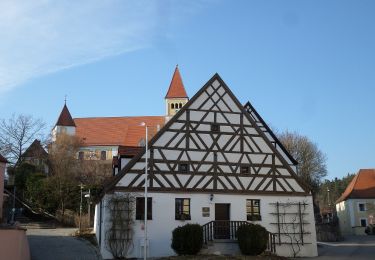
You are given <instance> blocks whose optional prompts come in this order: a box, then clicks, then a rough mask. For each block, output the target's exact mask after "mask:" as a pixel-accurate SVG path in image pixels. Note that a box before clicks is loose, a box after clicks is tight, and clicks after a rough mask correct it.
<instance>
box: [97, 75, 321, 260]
mask: <svg viewBox="0 0 375 260" xmlns="http://www.w3.org/2000/svg"><path fill="white" fill-rule="evenodd" d="M178 109H179V110H178V111H176V114H175V115H174V116H172V117H171V119H170V120H169V121H168V122H167V123H166V124H165V125H164V126H163V128H161V130H160V131H159V132H158V133H157V134H156V135H155V136H154V137H153V138H152V139H151V141H150V142H149V144H148V150H147V153H146V148H145V147H143V148H142V149H141V150H140V151H139V152H138V153H137V155H135V156H134V157H133V158H132V160H130V161H129V162H128V163H127V164H126V166H125V167H124V168H123V169H122V170H120V171H119V172H118V174H117V175H116V176H114V178H113V180H112V181H111V182H110V183H109V184H108V185H106V186H105V189H104V192H103V196H102V197H101V200H100V201H99V202H98V204H97V205H96V217H95V230H96V235H97V239H98V242H99V245H100V251H101V253H102V256H103V258H111V257H112V254H111V250H110V247H109V246H108V245H109V242H110V241H109V240H111V241H113V240H114V239H119V240H121V239H128V240H129V241H130V243H131V248H130V249H129V252H128V257H142V256H143V246H144V242H143V241H144V230H143V228H144V220H143V214H144V211H143V209H144V203H145V200H144V197H143V196H144V188H145V167H146V156H147V161H148V165H147V169H148V178H147V186H148V200H147V208H148V216H147V219H148V220H147V223H148V248H147V252H148V255H149V256H150V257H160V256H169V255H174V252H173V250H172V249H171V246H170V245H171V237H172V230H173V229H174V228H176V227H177V226H181V225H184V224H186V223H199V224H201V225H202V226H203V229H204V242H205V243H207V244H208V245H210V246H213V247H214V246H215V243H216V242H223V241H224V242H228V243H231V242H233V241H234V240H235V239H236V229H237V227H238V226H239V225H241V224H243V223H245V222H253V223H257V224H260V225H262V226H264V227H265V228H266V229H267V230H268V231H269V232H270V233H271V235H270V238H271V242H272V245H273V247H274V249H276V253H277V254H279V255H284V256H316V255H317V247H316V233H315V226H314V216H313V203H312V196H311V193H310V191H309V189H308V188H307V187H306V186H305V185H304V183H302V182H301V181H300V180H299V178H298V177H297V175H296V165H297V162H296V161H295V160H294V159H293V158H292V157H291V156H290V155H289V154H288V152H287V151H286V150H285V148H284V147H283V146H282V144H281V143H280V142H279V140H278V139H277V137H276V136H275V135H274V134H273V133H272V131H271V129H270V128H269V127H268V126H267V124H266V123H265V121H264V120H263V119H262V118H261V116H260V115H259V114H258V113H257V111H256V110H255V109H254V108H253V106H252V105H251V104H250V103H247V104H246V105H245V106H243V105H241V103H240V102H239V101H238V99H237V98H236V97H235V96H234V94H233V93H232V92H231V90H230V89H229V88H228V86H227V85H226V84H225V83H224V81H223V80H222V79H221V78H220V76H219V75H218V74H216V75H214V76H213V77H212V78H211V79H210V80H209V81H208V82H207V83H206V84H205V85H204V86H203V87H202V88H201V89H200V90H199V91H198V92H197V93H196V94H195V95H194V96H193V97H192V98H191V99H190V100H189V101H188V102H187V103H186V104H185V105H184V106H182V107H181V108H178ZM125 195H127V196H129V195H130V196H132V197H133V198H134V205H133V204H129V205H131V206H134V211H131V218H132V225H131V228H130V229H131V232H129V233H127V234H126V235H125V236H121V235H119V234H117V235H116V234H115V235H114V236H113V233H112V235H111V236H109V233H110V232H109V229H110V226H111V221H113V216H111V214H114V212H113V208H111V206H110V205H109V202H110V201H111V198H113V197H114V196H125ZM128 198H129V197H128ZM125 208H127V207H125ZM129 223H130V222H129ZM120 233H121V232H120ZM220 245H221V246H223V243H220ZM210 246H207V249H209V247H210Z"/></svg>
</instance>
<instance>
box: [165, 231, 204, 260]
mask: <svg viewBox="0 0 375 260" xmlns="http://www.w3.org/2000/svg"><path fill="white" fill-rule="evenodd" d="M202 246H203V230H202V227H201V226H200V225H198V224H186V225H185V226H182V227H177V228H175V229H174V230H173V231H172V245H171V247H172V249H173V250H174V251H175V252H176V254H178V255H196V254H198V252H199V251H200V250H201V248H202Z"/></svg>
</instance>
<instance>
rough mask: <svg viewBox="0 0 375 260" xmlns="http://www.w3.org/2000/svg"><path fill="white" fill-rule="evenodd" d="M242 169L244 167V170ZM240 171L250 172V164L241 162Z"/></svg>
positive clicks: (242, 172) (243, 172)
mask: <svg viewBox="0 0 375 260" xmlns="http://www.w3.org/2000/svg"><path fill="white" fill-rule="evenodd" d="M244 169H246V171H244ZM240 173H241V174H250V165H247V164H241V165H240Z"/></svg>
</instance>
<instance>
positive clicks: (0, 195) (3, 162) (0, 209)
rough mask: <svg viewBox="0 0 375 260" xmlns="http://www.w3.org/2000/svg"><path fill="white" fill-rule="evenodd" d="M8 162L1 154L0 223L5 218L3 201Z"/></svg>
mask: <svg viewBox="0 0 375 260" xmlns="http://www.w3.org/2000/svg"><path fill="white" fill-rule="evenodd" d="M7 163H8V161H7V159H5V158H4V157H3V156H2V155H1V154H0V223H1V222H2V219H3V202H4V178H5V169H6V164H7Z"/></svg>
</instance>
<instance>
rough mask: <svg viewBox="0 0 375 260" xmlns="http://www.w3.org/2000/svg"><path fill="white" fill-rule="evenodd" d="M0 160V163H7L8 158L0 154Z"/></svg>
mask: <svg viewBox="0 0 375 260" xmlns="http://www.w3.org/2000/svg"><path fill="white" fill-rule="evenodd" d="M0 162H1V163H7V162H8V160H7V159H5V158H4V157H3V156H2V155H1V154H0Z"/></svg>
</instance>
